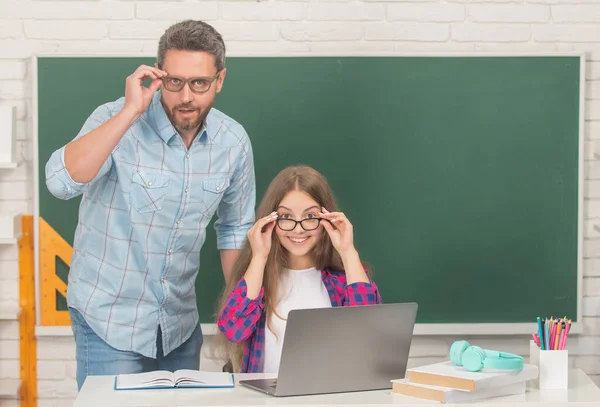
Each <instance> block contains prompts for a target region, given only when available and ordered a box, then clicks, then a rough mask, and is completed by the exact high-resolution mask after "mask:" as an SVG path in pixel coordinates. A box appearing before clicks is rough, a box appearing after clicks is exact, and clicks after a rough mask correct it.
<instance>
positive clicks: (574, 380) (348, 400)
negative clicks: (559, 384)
mask: <svg viewBox="0 0 600 407" xmlns="http://www.w3.org/2000/svg"><path fill="white" fill-rule="evenodd" d="M271 377H273V375H263V374H238V375H236V387H235V388H233V389H176V390H169V389H155V390H129V391H126V390H121V391H116V390H114V389H113V386H114V381H115V377H114V376H89V377H88V378H87V380H86V381H85V383H84V385H83V387H82V388H81V392H80V393H79V395H78V396H77V399H76V400H75V404H74V407H167V406H168V407H172V406H185V407H196V406H197V407H200V406H276V405H277V406H307V407H314V406H340V405H361V406H366V405H368V406H386V405H403V406H411V405H421V404H439V403H437V402H433V401H429V400H421V399H417V398H412V397H406V396H401V395H398V394H392V393H391V391H390V390H376V391H365V392H355V393H339V394H324V395H316V396H298V397H273V396H269V395H266V394H263V393H260V392H258V391H255V390H251V389H248V388H246V387H243V386H241V385H238V384H237V382H238V381H239V380H243V379H256V378H271ZM522 403H527V406H526V407H529V406H535V407H542V406H548V405H551V406H554V407H559V406H572V405H576V406H590V407H591V406H595V407H598V406H600V389H598V387H597V386H596V385H595V384H594V382H592V380H591V379H590V378H589V377H588V376H587V375H586V374H585V373H584V372H583V371H582V370H581V369H573V370H570V371H569V389H568V390H551V391H550V390H537V389H534V388H528V389H527V393H525V394H520V395H514V396H505V397H498V398H494V399H487V400H482V401H480V402H471V403H469V405H470V406H471V407H474V406H479V405H484V404H486V405H488V404H492V405H493V406H494V407H509V406H510V407H514V405H515V404H522ZM446 405H448V406H452V405H455V404H446Z"/></svg>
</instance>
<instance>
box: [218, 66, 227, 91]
mask: <svg viewBox="0 0 600 407" xmlns="http://www.w3.org/2000/svg"><path fill="white" fill-rule="evenodd" d="M225 75H227V68H223V69H222V70H221V73H220V74H219V79H217V93H219V92H221V89H222V88H223V82H224V81H225Z"/></svg>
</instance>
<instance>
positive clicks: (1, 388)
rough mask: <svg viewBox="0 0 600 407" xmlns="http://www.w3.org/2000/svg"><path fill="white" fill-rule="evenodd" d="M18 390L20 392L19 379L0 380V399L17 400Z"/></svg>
mask: <svg viewBox="0 0 600 407" xmlns="http://www.w3.org/2000/svg"><path fill="white" fill-rule="evenodd" d="M20 390H21V380H19V379H2V380H0V399H16V398H19V391H20Z"/></svg>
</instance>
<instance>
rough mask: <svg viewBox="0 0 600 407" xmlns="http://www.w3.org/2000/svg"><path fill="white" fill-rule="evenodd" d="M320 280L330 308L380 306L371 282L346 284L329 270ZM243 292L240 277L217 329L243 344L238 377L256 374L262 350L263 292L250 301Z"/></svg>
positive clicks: (324, 272)
mask: <svg viewBox="0 0 600 407" xmlns="http://www.w3.org/2000/svg"><path fill="white" fill-rule="evenodd" d="M321 279H322V280H323V284H325V288H326V289H327V292H328V293H329V299H330V300H331V305H332V306H334V307H349V306H355V305H369V304H381V296H380V295H379V291H378V290H377V285H376V284H375V283H374V282H371V283H362V282H359V283H354V284H346V274H345V273H344V272H340V271H330V270H323V271H322V272H321ZM246 291H247V286H246V280H245V279H244V278H243V277H242V279H241V280H240V281H239V282H238V284H237V286H236V287H235V289H234V290H233V291H232V292H231V293H230V294H229V298H228V300H227V303H226V304H225V307H224V309H223V311H222V312H221V314H220V315H219V318H218V326H219V330H220V331H221V332H223V334H225V336H226V337H227V339H228V340H229V341H231V342H235V343H240V342H244V357H243V360H242V373H260V372H261V370H262V362H263V353H264V348H265V324H266V321H265V319H266V313H263V307H264V303H263V297H264V293H265V289H264V287H263V288H261V289H260V293H259V295H258V297H256V298H255V299H253V300H251V299H249V298H247V297H246Z"/></svg>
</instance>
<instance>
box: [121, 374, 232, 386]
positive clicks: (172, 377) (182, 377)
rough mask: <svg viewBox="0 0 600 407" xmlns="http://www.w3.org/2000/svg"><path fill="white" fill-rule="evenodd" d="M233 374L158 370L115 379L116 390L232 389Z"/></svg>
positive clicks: (123, 375) (125, 375)
mask: <svg viewBox="0 0 600 407" xmlns="http://www.w3.org/2000/svg"><path fill="white" fill-rule="evenodd" d="M234 383H235V382H234V379H233V374H231V373H226V372H202V371H198V370H177V371H176V372H169V371H166V370H157V371H153V372H147V373H132V374H120V375H117V376H116V377H115V390H136V389H172V388H215V387H216V388H230V387H234Z"/></svg>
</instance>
